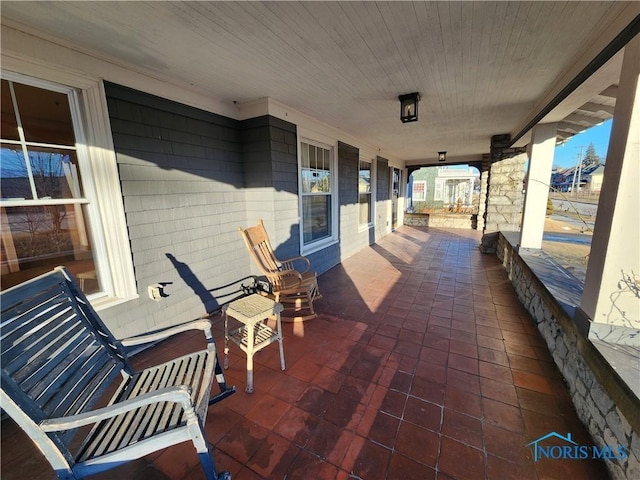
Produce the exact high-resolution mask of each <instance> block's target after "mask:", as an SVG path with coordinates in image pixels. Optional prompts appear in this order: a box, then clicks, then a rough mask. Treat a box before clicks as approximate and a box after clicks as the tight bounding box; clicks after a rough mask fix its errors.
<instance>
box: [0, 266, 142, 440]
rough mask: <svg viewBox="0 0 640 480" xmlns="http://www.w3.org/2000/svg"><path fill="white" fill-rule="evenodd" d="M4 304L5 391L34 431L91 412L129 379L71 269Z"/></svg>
mask: <svg viewBox="0 0 640 480" xmlns="http://www.w3.org/2000/svg"><path fill="white" fill-rule="evenodd" d="M0 302H1V303H0V305H1V309H2V317H1V321H0V347H1V354H0V364H1V365H2V390H3V391H5V392H6V393H7V394H8V395H9V396H10V397H11V398H12V399H13V401H14V402H15V403H16V404H17V405H18V406H19V407H20V408H21V409H22V411H23V412H24V413H25V414H26V415H28V416H29V417H30V418H31V420H33V421H34V422H35V423H36V424H37V423H38V422H39V421H41V420H44V419H46V418H53V417H63V416H68V415H74V414H77V413H82V412H84V411H87V410H89V409H91V408H92V407H93V406H94V404H95V402H96V401H97V400H98V399H99V398H100V396H101V395H102V394H103V393H104V390H105V389H106V388H108V386H109V385H110V384H111V383H112V381H113V380H114V378H115V377H116V376H117V375H118V374H119V373H120V372H121V371H123V370H124V372H126V373H131V367H130V365H129V363H128V360H127V359H126V354H125V352H124V350H123V349H122V348H121V346H119V344H118V343H117V342H116V340H115V338H114V337H113V336H112V335H111V333H110V332H109V331H108V330H107V328H106V327H105V325H104V324H103V323H102V321H101V320H100V319H99V317H98V315H97V314H96V313H95V311H94V310H93V308H92V307H91V305H90V304H89V302H88V301H87V299H86V297H85V296H84V295H83V293H82V292H81V291H80V289H79V288H78V287H77V286H76V284H75V283H74V282H73V280H72V277H71V275H70V274H69V273H68V272H67V271H66V269H64V268H58V269H56V270H54V271H53V272H51V273H48V274H45V275H42V276H40V277H37V278H35V279H33V280H30V281H29V282H26V283H24V284H22V285H18V286H16V287H13V288H11V289H9V290H7V291H5V292H2V294H1V297H0ZM69 436H71V435H69ZM66 440H68V439H66V438H64V437H60V438H59V441H62V443H66Z"/></svg>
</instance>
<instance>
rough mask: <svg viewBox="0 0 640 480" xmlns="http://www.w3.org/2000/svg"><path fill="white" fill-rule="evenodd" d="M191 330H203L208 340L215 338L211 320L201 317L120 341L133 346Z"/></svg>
mask: <svg viewBox="0 0 640 480" xmlns="http://www.w3.org/2000/svg"><path fill="white" fill-rule="evenodd" d="M189 330H202V331H203V332H204V335H205V337H207V341H209V340H212V339H213V337H212V334H211V322H209V320H205V319H199V320H194V321H192V322H187V323H183V324H181V325H175V326H172V327H167V328H164V329H161V330H156V331H155V332H150V333H143V334H141V335H136V336H134V337H129V338H123V339H122V340H120V343H121V344H122V346H124V347H133V346H136V345H142V344H145V343H149V342H157V341H159V340H164V339H165V338H169V337H171V336H173V335H176V334H178V333H182V332H186V331H189Z"/></svg>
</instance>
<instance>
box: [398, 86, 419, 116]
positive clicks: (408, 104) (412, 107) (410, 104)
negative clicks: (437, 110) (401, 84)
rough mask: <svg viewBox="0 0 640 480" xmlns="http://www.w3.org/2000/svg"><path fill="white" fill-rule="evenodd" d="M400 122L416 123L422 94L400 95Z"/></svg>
mask: <svg viewBox="0 0 640 480" xmlns="http://www.w3.org/2000/svg"><path fill="white" fill-rule="evenodd" d="M398 99H399V100H400V120H402V123H407V122H416V121H417V120H418V102H419V101H420V94H419V93H418V92H414V93H407V94H406V95H400V96H399V97H398Z"/></svg>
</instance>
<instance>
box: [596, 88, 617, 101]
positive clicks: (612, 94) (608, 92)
mask: <svg viewBox="0 0 640 480" xmlns="http://www.w3.org/2000/svg"><path fill="white" fill-rule="evenodd" d="M600 95H602V96H603V97H609V98H618V86H617V85H611V86H610V87H609V88H606V89H604V90H603V91H602V92H600Z"/></svg>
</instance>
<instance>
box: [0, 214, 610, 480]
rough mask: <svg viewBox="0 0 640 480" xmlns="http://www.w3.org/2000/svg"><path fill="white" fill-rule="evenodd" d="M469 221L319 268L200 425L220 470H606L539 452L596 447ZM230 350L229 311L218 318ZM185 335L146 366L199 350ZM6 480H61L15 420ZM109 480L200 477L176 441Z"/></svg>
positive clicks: (362, 473)
mask: <svg viewBox="0 0 640 480" xmlns="http://www.w3.org/2000/svg"><path fill="white" fill-rule="evenodd" d="M479 238H480V237H479V234H478V232H475V231H464V230H441V229H426V228H422V229H421V228H413V227H406V226H405V227H401V228H400V229H398V230H397V231H396V232H394V233H393V234H391V235H388V236H386V237H385V238H383V239H382V240H381V241H380V242H379V243H378V244H377V245H373V246H371V247H370V248H366V249H364V250H363V251H361V252H359V253H358V254H356V255H354V256H353V257H351V258H349V259H347V260H346V261H345V262H343V263H342V264H341V265H338V266H336V267H335V268H333V269H331V270H330V271H328V272H327V273H325V274H323V275H322V276H321V277H320V289H321V291H322V294H323V296H324V297H323V298H322V299H321V300H319V301H317V302H316V305H317V309H318V311H319V312H320V315H319V316H318V318H316V319H314V320H311V321H308V322H305V323H302V324H284V334H285V340H284V342H285V344H284V348H285V358H286V364H287V369H286V371H284V372H283V371H281V370H280V368H279V359H278V348H277V346H276V345H275V344H274V345H272V346H269V347H267V348H266V349H265V350H263V351H261V352H259V353H258V354H256V356H255V361H256V367H255V392H254V393H253V394H251V395H249V394H246V393H245V392H244V387H245V383H246V370H245V356H244V354H243V353H242V352H241V351H240V350H239V349H238V348H237V347H235V346H234V345H232V347H231V365H230V368H229V369H228V370H227V371H226V376H227V381H228V383H229V384H232V385H236V386H237V388H238V392H237V393H236V394H235V395H233V396H231V397H230V398H228V399H226V400H224V401H223V402H221V403H218V404H216V405H214V406H212V407H211V408H210V410H209V414H208V418H207V424H206V429H207V432H208V435H209V440H210V441H211V442H212V443H213V445H214V457H215V461H216V463H217V466H218V468H219V469H220V470H228V471H230V472H231V473H232V475H233V478H234V479H236V480H244V479H259V478H269V479H284V478H286V479H304V480H309V479H348V478H359V479H364V480H378V479H403V480H411V479H416V480H428V479H436V478H437V479H442V480H444V479H471V480H476V479H500V480H503V479H517V480H527V479H532V480H533V479H540V480H541V479H563V480H564V479H602V478H607V477H608V475H607V471H606V469H605V468H604V466H603V464H602V463H600V462H596V461H593V460H553V459H543V460H539V461H538V462H534V461H533V452H532V450H531V447H527V446H526V445H527V444H528V443H530V442H532V441H533V440H535V439H536V438H538V437H540V436H542V435H544V434H547V433H549V432H551V431H556V432H559V433H562V434H566V433H567V432H571V434H572V436H573V439H574V440H575V441H576V442H578V443H579V444H592V443H593V442H592V440H591V438H590V437H589V435H588V433H587V432H586V430H585V428H584V426H583V425H582V424H581V423H580V421H579V420H578V418H577V416H576V413H575V411H574V409H573V407H572V404H571V401H570V398H569V395H568V393H567V390H566V388H565V386H564V384H563V381H562V379H561V377H560V376H559V374H558V371H557V370H556V367H555V365H554V364H553V361H552V359H551V357H550V355H549V352H548V350H547V348H546V346H545V344H544V342H543V340H542V338H541V336H540V335H539V334H538V332H537V330H536V328H535V326H534V325H533V323H532V319H531V317H530V316H529V315H528V314H527V312H526V311H525V310H524V309H523V307H522V306H521V305H520V303H519V302H518V299H517V297H516V295H515V293H514V291H513V289H512V288H511V285H510V283H509V280H508V278H507V275H506V272H505V271H504V269H503V267H502V266H501V264H500V262H499V261H498V259H497V258H496V257H495V256H494V255H484V254H481V253H480V251H479V250H478V242H479ZM214 322H215V335H216V339H217V343H218V346H219V348H220V350H221V351H222V347H223V341H222V340H223V333H222V332H223V330H222V321H221V318H220V317H215V318H214ZM201 346H202V339H201V336H200V335H195V334H184V335H182V336H181V337H179V338H176V339H172V340H171V341H168V342H165V343H162V344H160V345H158V346H156V347H154V348H153V349H150V350H148V351H146V352H143V353H142V354H140V355H139V357H140V358H139V359H138V360H137V361H139V362H141V363H142V362H146V361H151V362H153V361H154V360H156V359H162V358H165V357H166V356H168V355H171V356H175V355H177V354H179V353H182V352H184V351H185V350H191V349H196V348H201ZM1 475H2V479H3V480H15V479H34V478H37V479H49V478H54V475H53V473H52V471H51V469H49V468H48V464H47V463H46V462H45V461H44V460H43V459H42V457H41V455H40V454H39V453H38V452H37V450H35V449H34V448H33V447H32V445H31V443H30V441H29V440H28V439H26V438H25V437H24V435H23V434H22V433H21V431H20V430H19V429H18V428H17V427H16V426H15V424H13V423H11V421H4V422H3V425H2V470H1ZM93 478H99V479H141V480H142V479H144V480H155V479H189V480H195V479H201V478H204V476H203V473H202V471H201V469H200V466H199V463H198V460H197V456H196V454H195V451H194V450H193V448H192V446H191V445H189V444H182V445H179V446H176V447H173V448H169V449H166V450H163V451H161V452H159V453H157V454H154V455H150V456H148V457H146V458H145V459H142V460H139V461H136V462H132V463H130V464H128V465H125V466H123V467H119V468H117V469H114V470H111V471H110V472H107V473H104V474H101V475H97V476H95V477H93Z"/></svg>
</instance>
